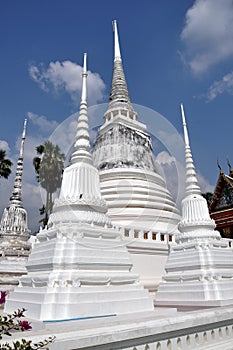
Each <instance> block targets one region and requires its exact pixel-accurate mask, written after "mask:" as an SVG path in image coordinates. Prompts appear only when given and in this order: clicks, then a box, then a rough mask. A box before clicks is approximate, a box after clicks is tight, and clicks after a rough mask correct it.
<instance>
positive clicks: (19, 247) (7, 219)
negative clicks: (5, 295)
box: [0, 205, 31, 290]
mask: <svg viewBox="0 0 233 350" xmlns="http://www.w3.org/2000/svg"><path fill="white" fill-rule="evenodd" d="M29 237H30V231H29V230H28V228H27V213H26V210H25V209H24V208H21V207H20V208H18V207H15V206H14V205H11V206H10V207H8V208H5V209H4V212H3V215H2V220H1V225H0V290H11V289H13V288H14V287H15V286H16V285H18V283H19V279H20V277H21V276H22V275H25V274H26V273H27V270H26V262H27V259H28V256H29V253H30V249H31V244H30V243H29V241H28V240H29Z"/></svg>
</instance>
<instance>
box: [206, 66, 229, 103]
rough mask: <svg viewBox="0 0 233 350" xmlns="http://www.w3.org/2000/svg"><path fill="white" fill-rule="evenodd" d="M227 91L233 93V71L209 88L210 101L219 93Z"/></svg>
mask: <svg viewBox="0 0 233 350" xmlns="http://www.w3.org/2000/svg"><path fill="white" fill-rule="evenodd" d="M224 92H227V93H228V94H230V95H233V72H230V73H228V74H226V75H224V77H223V78H222V79H221V80H218V81H215V82H214V83H213V84H212V85H211V86H210V87H209V89H208V91H207V94H206V97H207V100H208V101H212V100H214V99H215V98H216V97H217V96H218V95H221V94H223V93H224Z"/></svg>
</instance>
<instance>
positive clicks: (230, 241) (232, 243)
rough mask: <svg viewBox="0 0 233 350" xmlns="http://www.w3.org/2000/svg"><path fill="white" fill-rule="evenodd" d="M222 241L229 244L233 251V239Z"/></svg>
mask: <svg viewBox="0 0 233 350" xmlns="http://www.w3.org/2000/svg"><path fill="white" fill-rule="evenodd" d="M222 240H223V241H224V242H227V243H228V246H229V248H232V249H233V239H230V238H222Z"/></svg>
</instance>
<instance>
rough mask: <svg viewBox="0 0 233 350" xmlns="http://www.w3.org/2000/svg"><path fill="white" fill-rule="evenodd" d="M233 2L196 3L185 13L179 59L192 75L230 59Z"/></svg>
mask: <svg viewBox="0 0 233 350" xmlns="http://www.w3.org/2000/svg"><path fill="white" fill-rule="evenodd" d="M232 37H233V1H232V0H224V1H219V0H196V1H195V2H194V4H193V6H192V7H191V8H190V9H189V10H188V11H187V13H186V16H185V25H184V28H183V30H182V33H181V40H182V41H183V43H184V44H185V50H184V52H183V53H182V57H183V58H184V59H185V60H186V62H187V64H188V65H189V67H190V68H191V70H192V72H193V73H195V74H201V73H203V72H205V71H207V70H208V69H209V68H210V67H211V66H213V65H215V64H217V63H220V62H224V61H225V60H226V59H229V58H230V57H232V56H233V40H232Z"/></svg>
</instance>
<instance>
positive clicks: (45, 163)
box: [33, 141, 65, 226]
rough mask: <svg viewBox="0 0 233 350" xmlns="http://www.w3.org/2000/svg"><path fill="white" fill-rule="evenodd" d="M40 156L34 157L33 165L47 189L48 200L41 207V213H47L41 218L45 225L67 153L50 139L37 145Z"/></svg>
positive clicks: (42, 184) (41, 183) (41, 182)
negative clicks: (62, 151)
mask: <svg viewBox="0 0 233 350" xmlns="http://www.w3.org/2000/svg"><path fill="white" fill-rule="evenodd" d="M36 151H37V154H38V155H39V156H40V157H35V158H34V159H33V165H34V168H35V171H36V173H37V176H36V179H37V181H38V182H39V183H40V185H41V187H42V188H44V189H45V191H46V202H45V204H44V205H43V207H42V208H40V214H41V215H45V217H44V218H43V219H42V220H41V222H43V225H44V226H45V225H46V224H47V222H48V218H49V214H50V213H51V212H52V207H53V193H55V192H56V190H57V189H58V188H60V187H61V182H62V173H63V168H64V160H65V155H64V154H63V153H61V151H60V148H59V147H58V146H57V145H54V144H53V143H52V142H50V141H46V142H45V143H44V144H43V145H40V146H38V147H36Z"/></svg>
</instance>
